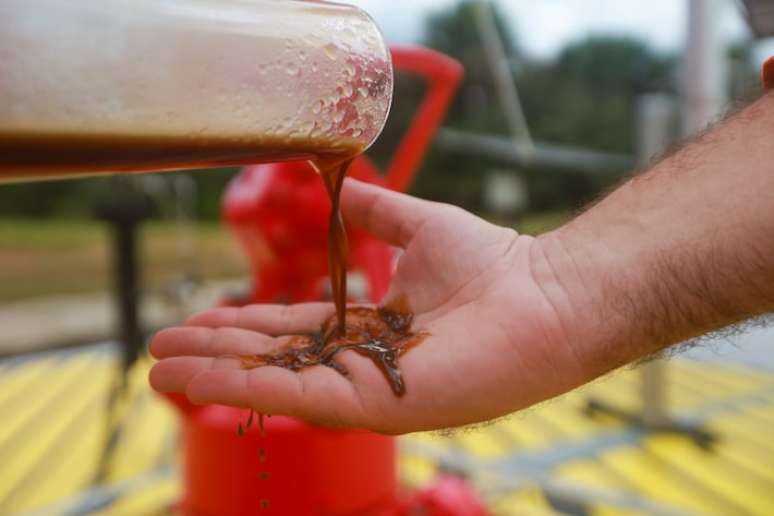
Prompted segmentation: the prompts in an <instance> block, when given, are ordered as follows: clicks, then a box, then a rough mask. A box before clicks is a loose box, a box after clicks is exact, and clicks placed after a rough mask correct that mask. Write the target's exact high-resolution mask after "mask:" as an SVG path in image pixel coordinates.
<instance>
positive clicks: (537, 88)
mask: <svg viewBox="0 0 774 516" xmlns="http://www.w3.org/2000/svg"><path fill="white" fill-rule="evenodd" d="M474 9H475V7H474V2H472V1H469V0H467V1H463V2H461V3H459V4H457V5H456V6H455V7H452V8H450V9H448V10H445V11H442V12H439V13H437V14H435V15H433V16H431V17H430V18H429V20H428V22H427V26H426V35H425V44H427V45H428V46H430V47H433V48H436V49H438V50H440V51H442V52H445V53H447V54H449V55H452V56H453V57H456V58H457V59H459V60H460V61H461V62H462V63H463V64H464V66H465V70H466V77H465V80H464V82H463V84H462V86H461V88H460V91H459V93H458V95H457V99H456V101H455V103H454V105H453V107H452V109H451V111H450V113H449V116H448V119H447V125H448V126H451V127H455V128H459V129H464V130H467V131H478V132H482V133H488V134H498V135H508V130H507V126H506V121H505V119H504V117H503V114H502V107H501V106H500V104H499V102H498V97H497V91H496V90H495V86H494V83H493V80H492V73H491V71H490V69H489V67H488V65H487V60H486V58H485V55H484V51H483V48H482V45H481V38H480V36H479V34H478V30H477V26H476V21H475V17H474V16H475V14H474ZM495 15H496V17H497V19H498V20H500V21H499V22H498V26H499V27H500V31H501V37H502V40H503V44H504V47H505V51H506V53H507V55H508V56H509V58H510V60H511V62H512V69H514V72H515V73H514V80H515V81H516V85H517V88H518V92H519V96H520V100H521V102H522V106H523V109H524V114H525V117H526V119H527V122H528V125H529V128H530V132H531V134H532V137H533V138H534V139H535V140H537V141H545V142H551V143H559V144H568V145H573V146H580V147H587V148H591V149H595V150H600V151H609V152H615V153H622V154H631V153H632V152H633V142H634V131H635V126H634V124H635V118H634V117H635V102H636V98H637V96H638V95H640V94H642V93H645V92H649V91H673V90H674V88H675V80H674V78H673V69H674V66H673V64H674V59H672V58H670V57H668V56H660V55H658V54H655V53H654V52H652V51H651V50H650V49H649V48H648V47H647V46H646V45H644V44H643V43H641V42H639V41H637V40H634V39H631V38H627V37H619V36H604V37H600V36H597V37H589V38H587V39H584V40H581V41H577V42H575V43H572V44H571V45H569V46H568V47H566V48H565V49H564V50H563V51H562V52H561V53H560V55H559V56H558V57H557V58H556V59H555V60H553V61H551V62H531V61H528V60H527V59H526V58H525V57H524V56H523V55H521V53H520V52H519V48H518V45H517V44H516V41H517V39H516V37H515V36H514V35H513V34H512V32H511V31H510V29H509V28H508V26H507V25H506V24H505V23H503V22H502V18H501V15H500V14H499V13H498V11H497V9H496V8H495ZM516 72H517V73H516ZM495 166H497V168H500V169H501V168H502V167H501V166H499V165H497V164H496V163H489V162H487V161H486V160H480V159H471V158H465V157H461V156H459V155H453V156H451V155H447V156H444V155H442V154H441V153H439V152H434V153H432V154H431V156H429V157H428V160H427V162H426V165H425V167H424V170H423V171H422V173H421V174H420V176H419V179H418V181H417V183H416V185H415V188H414V192H415V193H416V194H418V195H421V196H423V197H429V198H433V199H443V200H446V201H451V202H455V203H457V204H462V205H464V206H466V207H469V208H475V209H480V208H481V206H480V200H481V197H482V195H481V194H482V186H483V180H482V179H483V176H484V175H485V174H486V173H487V171H488V170H490V169H491V168H493V167H495ZM514 172H515V173H522V174H524V175H525V177H526V180H527V184H528V187H529V192H530V205H531V208H532V209H536V210H546V209H570V208H574V207H577V206H578V205H580V204H583V203H585V202H586V201H588V200H589V199H590V198H592V197H594V196H595V195H597V194H598V192H599V191H600V190H601V189H604V188H606V187H609V186H610V184H611V180H610V179H603V178H598V177H590V176H583V175H579V174H567V173H556V171H552V170H521V171H514Z"/></svg>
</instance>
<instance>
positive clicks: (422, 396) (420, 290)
mask: <svg viewBox="0 0 774 516" xmlns="http://www.w3.org/2000/svg"><path fill="white" fill-rule="evenodd" d="M341 202H342V210H343V213H344V217H345V219H346V220H347V221H349V222H350V223H352V224H354V225H357V226H361V227H363V228H364V229H366V230H367V231H369V232H371V233H372V234H374V235H375V236H377V237H379V238H381V239H383V240H385V241H387V242H389V243H391V244H393V245H395V246H398V247H401V248H403V249H404V252H403V254H402V255H401V257H400V260H399V262H398V266H397V270H396V274H395V277H394V279H393V281H392V284H391V287H390V291H389V293H388V294H387V296H386V301H387V302H389V301H390V300H395V299H398V298H402V299H405V300H406V301H407V302H408V304H409V306H410V308H411V310H412V311H413V312H414V314H415V317H414V322H413V326H412V329H413V330H414V331H426V332H429V334H430V336H429V337H428V338H426V340H425V341H424V342H422V343H421V344H420V345H419V346H417V347H415V348H413V349H411V350H409V351H408V352H407V353H406V354H405V355H403V356H401V357H400V368H401V370H402V372H403V377H404V379H405V383H406V393H405V395H404V396H402V397H397V396H395V395H394V394H393V392H392V390H391V389H390V386H389V384H388V383H387V381H386V380H385V378H384V377H383V376H382V373H381V372H380V371H379V370H378V368H377V367H376V366H375V365H374V364H373V363H372V362H371V361H370V360H369V359H367V358H365V357H363V356H360V355H358V354H357V353H354V352H352V351H344V352H342V353H340V354H339V355H337V357H336V360H337V361H339V362H340V363H341V364H343V365H344V366H345V367H346V369H347V370H348V371H349V373H350V378H345V377H344V376H342V375H341V374H339V373H338V372H336V371H334V370H333V369H331V368H327V367H324V366H314V367H311V368H308V369H304V370H302V371H300V372H297V373H296V372H292V371H288V370H285V369H281V368H278V367H260V368H257V369H250V370H243V369H242V368H241V367H240V364H239V361H238V360H235V359H232V358H226V357H224V355H232V356H233V355H235V354H257V353H266V352H269V351H271V350H274V349H277V348H278V347H279V346H281V344H282V341H283V340H284V339H283V338H282V337H281V336H283V335H287V334H298V333H309V332H313V331H316V330H317V329H318V328H319V326H320V323H321V322H322V321H323V320H325V319H326V318H328V317H329V316H330V315H331V314H333V312H334V310H333V306H332V305H331V304H329V303H309V304H299V305H291V306H279V305H251V306H246V307H242V308H218V309H214V310H209V311H206V312H203V313H200V314H198V315H195V316H193V317H191V318H190V319H189V320H188V321H187V322H186V324H185V325H184V326H182V327H175V328H169V329H166V330H162V331H161V332H159V333H158V334H157V335H156V336H155V337H154V338H153V341H152V342H151V346H150V349H151V352H152V354H153V355H154V356H156V357H157V358H159V359H161V360H160V361H159V362H158V363H157V364H156V365H155V366H154V367H153V370H152V371H151V373H150V381H151V384H152V385H153V387H154V388H155V389H157V390H159V391H168V392H181V393H185V394H186V395H187V396H188V397H189V399H190V400H191V401H193V402H194V403H221V404H227V405H234V406H240V407H250V408H253V409H255V410H256V411H258V412H261V413H267V414H284V415H290V416H295V417H299V418H303V419H305V420H308V421H312V422H315V423H319V424H323V425H330V426H347V427H359V428H368V429H372V430H377V431H382V432H387V433H405V432H411V431H417V430H427V429H437V428H443V427H450V426H458V425H464V424H469V423H474V422H479V421H484V420H487V419H491V418H495V417H498V416H502V415H504V414H507V413H510V412H512V411H514V410H517V409H519V408H523V407H526V406H528V405H531V404H533V403H535V402H538V401H541V400H543V399H546V398H548V397H551V396H554V395H556V394H558V393H561V392H564V391H565V390H567V389H569V388H571V387H573V386H575V385H577V384H578V383H580V382H581V381H583V380H584V379H585V378H583V375H582V374H581V371H580V365H579V362H578V359H577V357H576V355H575V353H574V352H573V350H572V349H571V347H570V345H568V343H567V341H566V339H565V335H564V332H563V328H562V324H561V323H560V320H559V318H558V317H557V312H556V311H555V310H554V307H553V305H552V304H551V303H550V302H549V301H548V299H549V297H547V296H546V293H545V291H544V289H545V288H553V287H552V286H551V284H550V282H548V283H546V284H544V285H542V286H541V284H540V283H539V281H538V280H539V278H538V279H537V280H536V276H535V274H534V272H535V264H536V263H543V262H542V261H541V260H542V258H541V256H540V253H541V251H540V249H539V247H538V246H539V245H540V242H539V241H537V240H536V239H534V238H533V237H530V236H525V235H518V234H516V232H514V231H513V230H510V229H506V228H502V227H498V226H496V225H493V224H490V223H488V222H486V221H484V220H482V219H480V218H478V217H475V216H474V215H471V214H470V213H467V212H465V211H464V210H461V209H459V208H455V207H452V206H449V205H444V204H438V203H432V202H428V201H423V200H419V199H416V198H412V197H410V196H408V195H404V194H399V193H395V192H391V191H389V190H385V189H382V188H378V187H375V186H371V185H367V184H365V183H360V182H357V181H354V180H350V179H348V180H347V181H346V182H345V185H344V189H343V192H342V201H341ZM542 269H544V267H543V268H541V270H542Z"/></svg>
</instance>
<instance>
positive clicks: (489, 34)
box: [475, 0, 535, 157]
mask: <svg viewBox="0 0 774 516" xmlns="http://www.w3.org/2000/svg"><path fill="white" fill-rule="evenodd" d="M475 13H476V22H477V23H478V31H479V33H480V34H481V39H482V41H483V46H484V54H485V55H486V59H487V61H488V62H489V68H490V69H491V70H492V76H493V77H494V81H495V88H496V89H497V93H498V96H499V97H500V103H501V104H502V107H503V111H504V113H505V117H506V118H507V119H508V127H509V129H510V131H511V136H513V139H514V141H515V143H516V145H517V146H518V147H519V149H520V150H521V151H522V152H523V153H524V154H525V155H527V156H528V157H531V155H532V154H533V153H534V152H535V146H534V144H533V143H532V137H531V136H530V134H529V127H528V126H527V121H526V119H525V118H524V111H523V110H522V108H521V102H520V101H519V94H518V92H517V91H516V85H515V84H514V82H513V73H512V72H511V66H510V61H509V60H508V56H507V54H506V53H505V48H504V47H503V42H502V39H501V38H500V31H499V30H498V29H497V23H496V21H495V15H494V11H493V9H492V4H491V3H489V1H488V0H479V1H478V2H476V4H475Z"/></svg>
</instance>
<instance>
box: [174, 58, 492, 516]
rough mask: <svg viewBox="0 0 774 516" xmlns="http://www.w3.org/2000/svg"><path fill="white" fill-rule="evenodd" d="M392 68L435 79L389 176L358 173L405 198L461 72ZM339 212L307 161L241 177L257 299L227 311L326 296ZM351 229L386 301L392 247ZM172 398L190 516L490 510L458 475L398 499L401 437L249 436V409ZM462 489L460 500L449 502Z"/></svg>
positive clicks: (235, 226) (316, 431)
mask: <svg viewBox="0 0 774 516" xmlns="http://www.w3.org/2000/svg"><path fill="white" fill-rule="evenodd" d="M392 59H393V65H394V67H395V69H396V70H398V71H401V72H408V73H414V74H418V75H420V76H421V77H423V78H424V79H425V81H426V82H427V88H426V93H425V96H424V98H423V100H422V102H421V104H420V106H419V108H418V111H417V113H416V115H415V116H414V119H413V121H412V124H411V126H410V128H409V129H408V131H407V132H406V134H405V135H404V137H403V139H402V141H401V142H400V144H399V146H398V148H397V150H396V153H395V156H394V157H393V159H392V161H391V163H390V164H389V166H388V169H387V170H386V172H385V173H384V174H381V173H380V172H379V171H378V170H377V168H376V167H375V166H374V165H373V163H372V162H371V161H370V160H369V159H368V158H367V157H365V156H360V157H358V158H357V159H356V160H355V162H354V163H353V164H352V166H351V168H350V174H351V175H352V176H353V177H356V178H358V179H360V180H363V181H368V182H371V183H376V184H380V185H383V186H385V187H387V188H391V189H394V190H398V191H401V190H405V189H406V188H407V187H408V186H409V185H410V183H411V181H412V179H413V177H414V175H415V173H416V171H417V169H418V168H419V165H420V163H421V161H422V158H423V156H424V154H425V152H426V150H427V148H428V146H429V145H430V143H431V141H432V139H433V136H434V134H435V132H436V130H437V129H438V126H439V124H440V123H441V121H442V119H443V117H444V115H445V113H446V110H447V108H448V105H449V102H450V101H451V99H452V97H453V94H454V92H455V90H456V88H457V85H458V83H459V80H460V78H461V76H462V68H461V66H460V65H459V64H458V63H457V62H456V61H454V60H452V59H450V58H448V57H446V56H444V55H442V54H439V53H437V52H434V51H431V50H428V49H423V48H394V49H392ZM329 209H330V203H329V201H328V197H327V194H326V191H325V189H324V187H323V183H322V181H321V180H320V178H319V177H318V176H317V174H316V173H315V172H314V170H313V169H312V168H311V166H310V165H309V164H307V163H305V162H295V163H279V164H269V165H255V166H250V167H246V168H245V169H243V170H242V172H241V173H240V174H239V175H238V176H237V177H236V178H235V179H234V181H233V182H232V183H231V184H230V185H229V187H228V189H227V192H226V194H225V198H224V204H223V215H224V219H225V221H226V222H227V224H228V225H229V226H230V227H231V229H232V230H233V231H234V233H235V234H236V236H237V238H238V239H239V241H240V242H241V244H242V246H243V248H244V250H245V251H246V252H247V254H248V256H249V258H250V264H251V267H252V273H253V277H254V280H253V285H252V290H251V292H250V295H249V297H248V298H247V299H243V300H240V301H235V300H230V301H228V302H227V303H228V304H232V305H234V304H241V303H248V302H252V303H255V302H278V301H280V302H301V301H311V300H319V299H321V298H323V297H324V293H325V290H324V289H325V286H326V284H327V278H328V265H327V264H328V261H327V240H326V235H327V220H328V211H329ZM349 231H350V262H349V267H350V271H357V272H360V273H361V274H363V275H364V277H365V278H366V279H367V298H368V299H369V300H370V301H372V302H378V301H379V300H380V299H381V298H382V296H383V295H384V294H385V292H386V291H387V287H388V285H389V282H390V278H391V274H392V268H393V261H394V260H393V258H394V252H393V249H392V248H390V247H389V246H387V245H386V244H384V243H382V242H380V241H378V240H376V239H374V238H372V237H371V236H369V235H368V234H366V233H364V232H362V231H354V230H352V229H351V228H350V229H349ZM173 400H174V401H175V403H176V405H177V406H178V407H179V408H180V409H181V410H182V412H183V414H184V425H183V440H184V456H185V467H184V468H185V469H184V491H185V495H184V500H183V504H182V508H183V511H184V512H185V513H186V514H196V515H200V514H206V515H242V514H256V513H259V514H277V515H302V514H321V515H350V514H351V515H355V514H358V515H363V514H365V515H367V514H374V515H376V514H378V515H388V514H389V515H399V514H416V511H417V510H418V509H420V508H421V510H422V511H423V512H422V514H427V515H437V516H445V515H449V516H451V515H463V514H465V515H469V514H473V515H475V514H483V513H484V511H483V508H482V507H483V506H482V505H481V503H480V502H479V501H478V499H477V498H476V497H475V495H473V494H472V493H471V492H469V490H467V491H465V489H464V488H462V487H460V486H464V484H461V483H460V484H457V483H455V482H453V481H449V480H448V478H446V479H445V480H444V481H442V482H439V484H438V485H437V486H435V487H434V488H432V489H429V490H427V491H423V492H422V493H419V494H416V493H415V494H414V495H413V496H411V497H405V496H404V497H401V496H399V494H398V486H397V479H396V443H395V439H394V438H392V437H389V436H384V435H378V434H374V433H371V432H366V431H359V430H330V429H324V428H319V427H315V426H312V425H309V424H307V423H305V422H303V421H299V420H295V419H292V418H287V417H272V418H267V419H266V421H265V427H266V428H265V430H266V431H265V434H264V435H261V433H260V431H259V430H258V429H257V428H255V427H254V428H253V429H252V430H250V431H248V432H247V433H246V434H245V435H244V436H242V437H239V436H237V432H236V428H237V425H238V423H239V422H240V421H242V420H244V417H245V411H242V410H238V409H233V408H228V407H222V406H205V407H194V406H193V405H191V404H190V403H188V402H187V400H185V399H184V398H183V397H176V398H173ZM259 450H264V451H259ZM454 486H456V487H454ZM452 491H455V492H457V495H456V496H452V497H451V498H450V497H449V496H448V493H450V492H452ZM445 493H446V494H445ZM444 500H447V502H448V503H444Z"/></svg>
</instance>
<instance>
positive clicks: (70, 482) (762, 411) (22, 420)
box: [0, 344, 774, 516]
mask: <svg viewBox="0 0 774 516" xmlns="http://www.w3.org/2000/svg"><path fill="white" fill-rule="evenodd" d="M149 366H150V361H149V360H145V361H143V362H141V363H140V364H139V365H138V367H136V368H135V370H134V371H133V372H132V379H131V382H130V385H129V388H128V394H127V396H125V397H124V398H122V399H121V400H120V401H119V403H118V407H119V409H118V410H116V411H115V412H114V414H115V420H119V419H120V420H122V421H125V422H126V423H125V424H124V425H121V426H120V427H118V428H117V426H116V424H115V422H114V421H108V420H107V417H106V410H105V407H106V406H107V403H108V399H107V398H108V393H109V392H110V386H111V382H112V377H113V375H114V373H115V371H116V367H117V364H116V361H115V354H114V349H113V348H112V347H111V346H110V345H108V344H104V345H95V346H90V347H86V348H80V349H74V350H69V351H62V352H52V353H43V354H37V355H32V356H28V357H25V358H21V359H19V358H16V359H8V360H4V361H0V418H2V422H3V424H2V425H0V464H1V466H0V514H2V515H13V514H40V515H46V516H50V515H56V514H110V515H114V514H118V515H124V514H125V515H132V516H134V515H144V514H169V513H170V511H171V507H173V505H174V503H175V501H176V500H177V497H178V495H179V485H178V482H177V476H176V466H175V464H176V458H177V452H176V445H175V442H176V431H177V429H176V425H177V422H176V416H175V414H174V413H173V412H172V410H171V409H170V408H168V407H167V406H166V405H165V404H164V403H163V402H162V401H160V400H159V399H157V398H156V397H155V395H154V394H153V393H152V392H151V391H150V389H149V388H148V387H147V380H146V375H147V370H148V367H149ZM668 367H669V369H668V374H669V380H670V381H669V388H668V396H669V400H670V405H671V407H672V409H673V413H674V414H675V415H676V416H677V417H678V418H679V419H681V420H683V421H689V422H694V423H700V424H702V425H703V427H704V428H705V429H707V430H709V431H711V432H712V433H713V434H714V435H715V436H716V438H717V442H716V444H715V445H714V446H713V447H712V449H711V450H705V449H702V448H701V447H699V446H698V445H697V444H696V443H695V442H694V441H692V440H691V439H689V438H688V437H685V436H681V435H677V434H673V435H670V434H653V433H648V432H645V431H644V430H642V429H638V428H635V427H631V426H628V425H626V424H624V423H622V422H621V421H618V420H616V419H615V418H613V417H611V416H606V415H597V416H594V417H590V416H589V415H587V414H585V411H584V408H585V407H586V404H587V401H588V400H589V399H590V398H595V399H598V400H599V399H601V400H605V401H606V402H608V403H613V404H615V405H616V406H617V407H620V408H622V409H628V410H632V411H636V410H637V409H638V404H639V394H638V392H639V383H638V382H639V377H638V375H637V373H636V371H632V370H622V371H619V372H617V373H615V374H612V375H610V376H608V377H606V378H604V379H602V380H600V381H597V382H595V383H593V384H591V385H588V386H586V387H584V388H582V389H579V390H576V391H574V392H572V393H569V394H567V395H565V396H562V397H560V398H557V399H555V400H552V401H550V402H547V403H544V404H542V405H540V406H538V407H535V408H532V409H529V410H526V411H523V412H521V413H519V414H516V415H514V416H511V417H509V418H506V419H502V420H500V421H498V422H496V423H494V424H490V425H486V426H482V427H481V428H478V429H463V430H458V431H456V432H453V433H451V434H448V435H439V434H414V435H411V436H406V437H404V438H402V439H401V448H402V453H401V458H400V464H401V476H402V480H403V482H404V483H406V484H407V485H409V486H423V485H426V484H428V483H429V482H431V481H432V479H433V477H434V476H435V475H436V474H437V472H438V470H439V468H446V469H451V470H455V471H458V472H461V473H464V474H466V475H467V476H468V477H469V478H470V479H471V481H472V482H474V483H475V485H476V486H477V487H478V488H479V490H480V491H481V493H482V494H483V496H484V498H485V499H486V500H487V501H488V502H489V504H490V507H491V508H492V511H493V513H494V514H503V515H510V514H514V515H515V514H519V515H524V514H527V515H531V514H556V513H569V514H594V515H610V514H626V515H630V514H724V515H727V514H760V515H771V514H774V374H772V373H769V372H764V371H759V370H755V369H749V368H743V367H741V366H731V365H718V364H709V363H703V362H697V361H691V360H687V359H674V360H672V361H670V362H669V366H668ZM108 440H110V441H111V442H112V443H113V444H114V446H115V448H114V450H115V452H114V455H113V456H114V460H113V461H112V462H111V463H110V464H107V465H101V464H100V456H101V452H102V450H103V449H104V447H105V446H106V443H107V442H108Z"/></svg>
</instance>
